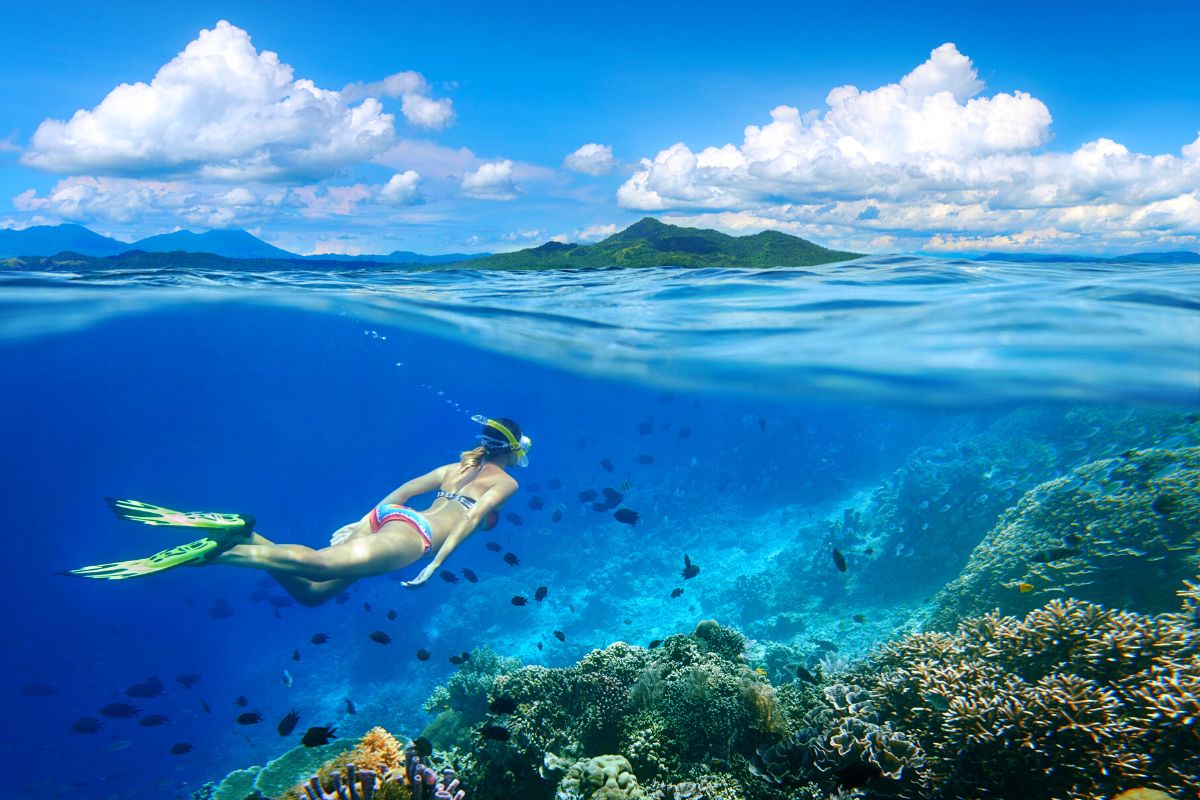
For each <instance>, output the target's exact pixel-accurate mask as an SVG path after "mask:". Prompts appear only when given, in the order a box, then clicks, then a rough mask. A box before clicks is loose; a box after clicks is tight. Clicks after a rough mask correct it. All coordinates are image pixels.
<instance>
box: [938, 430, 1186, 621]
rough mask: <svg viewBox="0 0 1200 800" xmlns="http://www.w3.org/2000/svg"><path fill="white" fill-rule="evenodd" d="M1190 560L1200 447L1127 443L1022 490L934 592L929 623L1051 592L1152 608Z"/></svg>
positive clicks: (1021, 610) (1168, 602) (1012, 608)
mask: <svg viewBox="0 0 1200 800" xmlns="http://www.w3.org/2000/svg"><path fill="white" fill-rule="evenodd" d="M1198 566H1200V448H1197V447H1192V448H1186V449H1182V450H1162V449H1154V450H1131V451H1129V452H1127V453H1125V454H1123V455H1121V456H1119V457H1116V458H1110V459H1104V460H1101V461H1094V462H1090V463H1088V464H1084V465H1081V466H1079V467H1078V468H1076V469H1075V470H1073V471H1072V472H1071V473H1069V474H1067V475H1065V476H1064V477H1062V478H1058V479H1056V480H1052V481H1049V482H1047V483H1043V484H1041V485H1040V486H1037V487H1036V488H1034V489H1033V490H1031V491H1030V492H1028V493H1027V494H1026V495H1025V496H1024V497H1022V498H1021V500H1020V502H1018V503H1017V505H1016V506H1015V507H1013V508H1011V509H1009V510H1008V511H1007V512H1006V513H1005V515H1004V516H1003V517H1002V518H1001V520H1000V522H999V524H997V525H996V527H995V528H994V529H993V530H992V531H991V532H990V533H989V534H988V535H987V536H986V537H985V538H984V539H983V541H982V542H980V544H979V546H978V547H976V548H975V551H974V552H973V553H972V554H971V557H970V559H969V560H968V561H967V565H966V567H965V568H964V569H963V571H962V573H961V574H960V575H959V577H958V578H957V579H955V580H954V581H953V582H951V583H950V584H949V585H947V587H946V588H945V589H944V590H943V591H942V592H941V593H940V594H939V596H938V598H937V601H936V603H935V606H934V611H933V615H932V618H931V620H930V622H929V627H931V628H937V629H947V628H952V627H953V626H954V624H955V623H956V622H957V621H958V620H959V619H961V618H962V617H965V616H970V615H975V614H980V613H984V612H986V611H989V610H991V609H993V608H999V609H1000V610H1001V611H1002V612H1003V613H1006V614H1025V613H1027V612H1029V611H1030V610H1032V609H1033V608H1034V607H1036V606H1038V605H1041V604H1042V603H1044V602H1045V601H1046V600H1047V599H1049V598H1051V597H1055V596H1059V597H1062V596H1069V597H1074V598H1077V599H1082V600H1088V601H1090V602H1093V603H1099V604H1104V605H1108V606H1111V607H1117V608H1126V609H1131V610H1135V611H1141V612H1143V613H1160V612H1163V611H1166V610H1168V609H1171V608H1173V607H1174V606H1175V598H1174V595H1173V592H1174V587H1176V586H1178V585H1179V582H1180V581H1181V580H1183V579H1184V578H1186V577H1189V576H1191V575H1194V574H1195V572H1196V569H1197V567H1198Z"/></svg>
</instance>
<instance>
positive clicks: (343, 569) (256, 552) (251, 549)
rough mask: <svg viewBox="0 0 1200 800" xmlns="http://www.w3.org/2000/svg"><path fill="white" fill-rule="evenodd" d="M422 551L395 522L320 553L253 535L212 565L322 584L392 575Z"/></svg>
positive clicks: (404, 527)
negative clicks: (251, 570)
mask: <svg viewBox="0 0 1200 800" xmlns="http://www.w3.org/2000/svg"><path fill="white" fill-rule="evenodd" d="M393 526H398V527H393ZM389 528H390V529H391V530H389ZM424 552H425V547H424V545H423V543H422V542H421V538H420V537H419V536H418V535H417V534H416V532H415V531H413V530H412V529H411V528H409V527H408V525H407V524H406V523H400V522H395V523H388V524H387V525H384V527H383V528H382V529H381V530H380V531H379V533H377V534H374V535H372V536H364V537H361V538H356V539H351V540H350V541H348V542H345V543H343V544H339V545H335V546H333V547H323V548H321V549H320V550H314V549H312V548H311V547H305V546H304V545H300V544H272V543H270V541H269V540H267V539H265V538H264V537H262V536H259V535H258V534H255V535H254V536H253V537H252V538H251V540H250V541H249V542H248V543H246V544H238V545H234V546H233V547H231V548H230V549H228V550H226V551H225V552H224V553H222V554H221V555H219V556H217V558H216V559H215V560H214V562H215V563H219V564H228V565H230V566H235V567H250V568H252V569H261V570H266V571H267V572H270V573H271V574H272V575H276V576H277V577H278V576H285V577H296V578H304V579H307V580H309V581H313V582H317V583H323V582H326V581H333V580H340V579H344V578H350V579H358V578H367V577H370V576H372V575H382V574H383V573H385V572H392V571H393V570H397V569H401V568H402V567H407V566H408V565H409V564H411V563H413V562H414V561H416V560H417V559H419V558H420V557H421V556H422V555H423V554H424Z"/></svg>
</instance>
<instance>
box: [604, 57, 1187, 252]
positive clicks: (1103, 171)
mask: <svg viewBox="0 0 1200 800" xmlns="http://www.w3.org/2000/svg"><path fill="white" fill-rule="evenodd" d="M983 89H984V84H983V82H982V81H981V80H980V79H979V76H978V73H977V70H976V69H975V66H974V64H972V62H971V60H970V59H969V58H967V57H966V56H965V55H963V54H962V53H960V52H959V51H958V49H957V48H956V47H955V46H954V45H953V44H949V43H948V44H943V45H942V46H940V47H938V48H937V49H935V50H934V51H933V52H932V53H930V56H929V58H928V59H927V60H926V61H925V62H924V63H922V64H920V65H919V66H917V67H916V68H915V69H913V70H912V71H911V72H909V73H908V74H907V75H905V76H903V77H902V78H901V79H900V80H899V82H897V83H892V84H887V85H885V86H881V87H879V88H876V89H870V90H862V89H859V88H858V87H855V86H840V87H837V88H835V89H833V90H832V91H830V92H829V93H828V95H827V97H826V108H825V109H823V110H813V111H809V112H807V113H801V111H800V110H799V109H797V108H793V107H791V106H786V105H781V106H779V107H777V108H775V109H774V110H773V111H771V114H770V116H771V121H770V122H769V123H767V124H765V125H761V126H760V125H748V126H746V128H745V132H744V136H743V140H742V142H741V144H740V145H735V144H726V145H724V146H721V147H706V148H703V149H701V150H699V151H694V150H693V149H692V148H691V147H689V146H688V145H687V144H686V143H683V142H680V143H677V144H674V145H672V146H670V147H668V148H666V149H664V150H662V151H660V152H659V153H658V154H656V155H655V156H654V157H653V158H644V159H642V160H641V162H640V166H639V167H638V169H637V170H636V172H635V173H634V174H633V175H632V176H631V177H630V178H629V179H628V180H627V181H625V183H624V184H623V185H622V186H621V187H620V188H619V189H618V191H617V200H618V203H619V204H620V205H622V206H624V207H626V208H629V209H636V210H641V211H676V212H690V213H693V214H696V213H700V212H708V213H711V214H718V215H721V216H722V217H723V218H724V219H726V220H729V221H730V222H731V223H733V222H736V221H738V220H739V219H742V220H744V219H746V218H748V217H752V218H753V219H754V220H755V226H756V227H757V226H758V225H759V224H760V223H765V224H762V227H777V228H779V229H782V230H792V231H796V232H803V233H802V234H801V235H805V234H807V235H809V236H815V235H822V234H823V235H824V237H825V240H826V241H827V242H830V243H832V244H834V245H836V246H842V247H847V246H851V245H857V246H863V244H862V243H864V242H880V241H894V242H896V243H900V244H907V245H908V246H909V247H912V248H913V249H916V248H917V247H921V246H927V247H928V248H930V249H937V248H947V249H959V248H958V245H959V244H960V243H961V242H964V241H968V240H976V241H978V242H979V243H980V245H981V246H986V245H989V244H992V243H1001V242H1004V241H1011V242H1014V243H1018V244H1022V243H1023V244H1026V245H1029V246H1041V245H1043V244H1050V243H1059V244H1062V243H1064V242H1077V243H1081V244H1083V245H1085V246H1086V245H1102V244H1103V242H1104V241H1106V240H1109V241H1111V240H1113V239H1115V238H1118V237H1125V238H1127V239H1130V240H1136V241H1137V242H1139V243H1141V244H1151V245H1152V244H1153V242H1154V237H1155V236H1156V235H1162V234H1171V235H1184V236H1185V237H1186V236H1192V237H1193V238H1196V239H1197V241H1198V242H1200V227H1197V226H1195V225H1194V224H1193V222H1192V215H1191V211H1190V209H1191V208H1192V206H1193V205H1194V204H1195V203H1196V202H1197V201H1198V200H1200V189H1198V187H1200V137H1197V140H1196V141H1195V142H1192V143H1191V144H1188V145H1186V146H1184V147H1183V149H1182V151H1181V155H1180V156H1175V155H1144V154H1140V153H1134V152H1131V151H1129V150H1128V148H1126V147H1124V146H1123V145H1121V144H1120V143H1118V142H1115V141H1112V140H1110V139H1105V138H1101V139H1097V140H1095V141H1092V142H1087V143H1085V144H1083V145H1081V146H1079V147H1078V148H1077V149H1075V150H1074V151H1072V152H1055V151H1047V150H1045V149H1044V148H1045V146H1046V145H1047V143H1048V142H1049V141H1050V139H1051V130H1050V126H1051V115H1050V111H1049V109H1048V108H1047V107H1046V105H1045V104H1044V103H1042V102H1041V101H1040V100H1038V99H1037V98H1035V97H1033V96H1032V95H1030V94H1028V93H1026V92H1021V91H1014V92H1011V93H1009V92H999V93H996V94H992V95H990V96H988V95H984V94H983ZM739 215H740V217H739ZM881 237H883V238H881ZM964 237H965V238H964ZM1006 237H1007V238H1006Z"/></svg>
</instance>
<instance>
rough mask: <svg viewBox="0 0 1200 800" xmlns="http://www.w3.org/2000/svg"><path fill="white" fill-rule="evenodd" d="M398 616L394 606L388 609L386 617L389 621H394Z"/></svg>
mask: <svg viewBox="0 0 1200 800" xmlns="http://www.w3.org/2000/svg"><path fill="white" fill-rule="evenodd" d="M399 616H400V615H399V614H397V613H396V609H394V608H389V609H388V613H387V618H388V620H389V621H390V622H395V621H396V618H397V617H399Z"/></svg>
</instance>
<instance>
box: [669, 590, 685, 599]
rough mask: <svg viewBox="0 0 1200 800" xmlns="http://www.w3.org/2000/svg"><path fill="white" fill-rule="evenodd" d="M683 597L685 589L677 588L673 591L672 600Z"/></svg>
mask: <svg viewBox="0 0 1200 800" xmlns="http://www.w3.org/2000/svg"><path fill="white" fill-rule="evenodd" d="M682 596H683V589H679V588H676V589H672V590H671V599H672V600H674V599H675V598H676V597H682Z"/></svg>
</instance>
